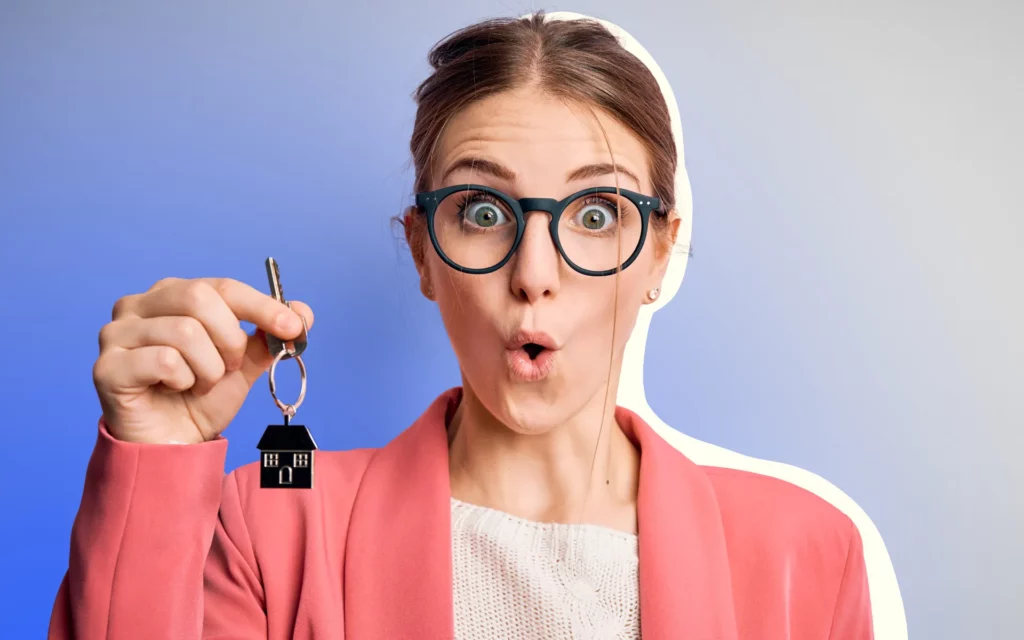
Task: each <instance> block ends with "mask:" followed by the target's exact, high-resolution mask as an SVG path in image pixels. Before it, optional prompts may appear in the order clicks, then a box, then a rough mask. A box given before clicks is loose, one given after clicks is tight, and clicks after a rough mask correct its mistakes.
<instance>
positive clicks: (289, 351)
mask: <svg viewBox="0 0 1024 640" xmlns="http://www.w3.org/2000/svg"><path fill="white" fill-rule="evenodd" d="M266 264H267V280H269V281H270V295H271V296H273V297H274V299H275V300H277V301H278V302H280V303H281V304H286V305H288V307H289V308H291V306H292V305H291V304H290V303H289V302H288V301H287V300H285V297H284V289H283V288H282V287H281V269H280V267H278V266H277V260H274V259H273V258H267V263H266ZM308 341H309V330H308V329H307V328H306V320H305V318H303V320H302V334H301V335H300V336H299V337H298V338H295V339H294V340H290V341H284V340H281V339H280V338H278V337H276V336H272V335H270V334H269V333H268V334H267V349H268V350H269V351H270V355H272V356H274V357H277V354H279V353H281V352H282V351H284V352H285V355H284V356H283V357H282V358H281V359H282V360H287V359H288V358H294V357H295V356H299V355H302V352H303V351H305V350H306V344H307V342H308Z"/></svg>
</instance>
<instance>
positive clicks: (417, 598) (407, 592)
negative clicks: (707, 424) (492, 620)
mask: <svg viewBox="0 0 1024 640" xmlns="http://www.w3.org/2000/svg"><path fill="white" fill-rule="evenodd" d="M461 397H462V390H461V389H460V388H454V389H450V390H448V391H446V392H445V393H443V394H441V395H440V396H439V397H438V398H437V399H436V400H435V401H434V402H433V403H432V404H431V405H430V407H428V408H427V410H426V411H425V412H424V413H423V415H421V416H420V417H419V419H417V421H416V422H414V423H413V425H412V426H411V427H409V428H408V429H406V430H405V431H404V432H402V433H401V434H400V435H399V436H398V437H396V438H395V439H394V440H392V441H391V442H389V443H388V444H387V445H386V446H384V447H383V448H382V449H380V450H379V451H378V452H377V453H376V454H375V455H374V457H373V459H372V460H371V461H370V463H369V465H368V466H367V469H366V472H365V474H364V475H363V480H362V482H361V484H360V487H359V491H358V493H357V495H356V498H355V502H354V504H353V507H352V516H351V519H350V524H349V532H348V540H347V543H346V549H345V570H344V574H345V575H344V592H345V598H344V601H345V637H346V638H351V639H352V640H373V639H377V638H381V639H390V638H430V640H450V639H451V638H452V637H453V636H454V621H453V610H452V608H453V602H452V564H451V507H450V502H449V501H450V498H451V487H450V485H449V481H448V438H447V433H446V429H445V425H446V423H447V417H448V416H449V415H450V414H451V412H453V411H454V410H455V408H456V407H457V406H458V403H459V400H460V399H461ZM615 415H616V419H617V421H618V423H619V425H620V426H621V427H622V429H623V431H624V432H625V433H626V435H627V436H629V437H630V439H631V440H632V441H633V442H634V444H636V446H637V447H638V448H639V449H640V452H641V453H640V483H639V495H638V497H637V511H638V522H639V538H640V544H639V547H640V567H639V568H640V624H641V630H642V636H643V639H644V640H662V639H664V640H669V639H671V640H675V639H676V638H700V639H702V640H704V639H707V640H736V638H737V635H736V623H735V618H734V611H733V601H732V587H731V581H730V566H729V559H728V553H727V549H726V546H725V534H724V531H723V529H722V522H721V515H720V512H719V508H718V502H717V500H716V499H715V493H714V490H713V488H712V486H711V483H710V481H709V480H708V479H707V476H706V475H705V474H704V473H703V471H701V469H700V467H699V466H697V465H696V464H694V463H693V462H691V461H690V460H689V459H688V458H686V457H685V456H684V455H683V454H682V453H680V452H679V451H677V450H676V449H675V448H673V447H672V446H671V445H669V444H668V443H667V442H665V441H664V440H663V439H662V438H661V437H660V436H658V435H657V434H656V433H655V432H654V430H653V429H651V428H650V427H649V426H648V425H647V424H646V423H645V422H644V421H643V420H642V419H641V418H640V417H639V416H637V415H636V414H635V413H633V412H632V411H629V410H628V409H624V408H622V407H619V408H617V409H616V413H615Z"/></svg>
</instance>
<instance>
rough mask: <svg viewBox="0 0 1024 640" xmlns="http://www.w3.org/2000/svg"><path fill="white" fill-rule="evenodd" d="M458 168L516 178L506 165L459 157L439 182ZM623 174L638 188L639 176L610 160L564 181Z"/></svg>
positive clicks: (574, 172) (582, 169)
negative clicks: (616, 173)
mask: <svg viewBox="0 0 1024 640" xmlns="http://www.w3.org/2000/svg"><path fill="white" fill-rule="evenodd" d="M460 169H469V170H471V171H479V172H480V173H485V174H487V175H490V176H492V177H494V178H498V179H500V180H505V181H507V182H515V181H516V180H517V179H518V176H517V175H516V172H515V171H512V170H511V169H509V168H508V167H506V166H505V165H503V164H500V163H498V162H494V161H492V160H484V159H483V158H472V157H467V158H461V159H459V160H458V161H456V162H455V163H454V164H452V165H451V166H450V167H448V169H447V170H445V172H444V175H442V176H441V182H442V183H443V182H444V181H445V180H447V179H448V176H450V175H451V174H453V173H455V172H456V171H458V170H460ZM616 169H617V170H618V172H619V173H621V174H623V175H624V176H626V177H627V178H629V179H631V180H632V181H633V182H635V183H636V187H637V189H640V178H638V177H637V176H636V174H635V173H633V172H632V171H630V170H629V169H627V168H625V167H623V166H622V165H616V166H612V164H611V163H610V162H599V163H596V164H585V165H583V166H582V167H577V168H576V169H573V170H572V171H570V172H569V173H568V174H567V175H566V176H565V181H566V182H575V181H577V180H586V179H588V178H596V177H598V176H605V175H612V174H614V173H615V170H616Z"/></svg>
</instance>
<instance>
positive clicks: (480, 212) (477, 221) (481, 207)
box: [462, 196, 508, 229]
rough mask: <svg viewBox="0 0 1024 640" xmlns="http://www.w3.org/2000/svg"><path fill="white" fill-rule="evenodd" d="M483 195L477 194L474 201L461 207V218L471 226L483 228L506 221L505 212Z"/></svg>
mask: <svg viewBox="0 0 1024 640" xmlns="http://www.w3.org/2000/svg"><path fill="white" fill-rule="evenodd" d="M485 197H486V196H477V197H476V198H474V200H475V201H474V202H470V203H469V204H468V205H467V206H465V207H463V213H462V217H463V219H464V220H465V221H466V222H468V223H469V224H471V225H473V226H476V227H482V228H484V229H486V228H489V227H496V226H498V225H501V224H505V223H506V222H508V217H507V216H506V215H505V212H504V211H502V210H501V208H500V207H498V205H497V204H495V203H494V202H492V201H491V200H489V199H484V198H485Z"/></svg>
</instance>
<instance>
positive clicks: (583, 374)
mask: <svg viewBox="0 0 1024 640" xmlns="http://www.w3.org/2000/svg"><path fill="white" fill-rule="evenodd" d="M595 112H596V113H597V117H598V118H599V119H600V122H601V125H602V126H603V128H604V131H605V133H606V134H607V137H608V140H609V142H610V143H611V147H612V149H613V150H614V152H615V161H616V164H617V165H618V167H619V172H618V183H619V187H620V188H622V189H628V190H631V191H638V192H640V193H642V194H645V195H653V193H652V187H651V183H650V178H649V172H648V155H647V152H646V150H645V149H644V147H643V145H642V144H641V143H640V141H639V140H638V139H637V138H636V137H635V136H634V135H633V134H632V132H630V131H629V130H628V129H627V128H626V127H624V126H623V125H621V124H619V123H618V122H617V121H615V120H613V119H612V118H611V117H609V116H607V115H605V114H604V113H602V112H600V111H597V110H596V109H595ZM610 164H611V163H610V156H609V152H608V147H607V146H606V142H605V138H604V137H603V136H602V133H601V128H600V127H599V126H598V124H597V122H595V119H594V117H593V116H592V115H591V114H590V112H589V111H588V110H587V109H586V108H583V107H580V106H578V105H569V104H566V103H565V102H562V101H559V100H558V99H555V98H550V97H547V96H546V95H544V94H541V93H538V92H536V91H533V90H529V89H521V90H514V91H509V92H506V93H502V94H498V95H495V96H492V97H490V98H488V99H486V100H483V101H481V102H478V103H476V104H474V105H472V106H470V107H468V108H467V109H465V110H464V111H462V112H461V113H460V114H459V115H457V116H456V117H455V118H454V119H453V120H452V121H451V122H450V123H449V126H448V128H447V130H446V133H445V134H444V136H443V138H442V140H441V141H440V144H439V148H438V152H437V156H436V164H435V168H436V169H435V173H434V175H435V176H436V177H437V178H436V181H435V183H434V184H433V185H432V188H434V189H438V188H441V187H445V186H449V185H457V184H466V183H473V184H483V185H486V186H489V187H493V188H495V189H498V190H500V191H502V192H503V193H505V194H508V195H509V196H512V197H513V198H517V199H518V198H524V197H534V198H554V199H556V200H561V199H562V198H565V197H566V196H569V195H571V194H573V193H575V192H577V191H580V190H582V189H586V188H588V187H604V186H615V176H614V175H613V174H612V172H611V167H610ZM595 166H597V167H598V168H596V169H592V170H590V171H583V172H581V171H580V169H581V168H585V167H595ZM574 173H576V174H577V177H573V176H572V174H574ZM466 207H467V209H466V211H468V212H470V214H472V211H473V209H472V207H473V205H472V203H470V204H468V205H466ZM525 213H526V220H527V223H526V229H525V231H524V234H523V238H522V241H521V243H520V245H519V248H518V250H517V251H516V253H515V254H514V255H513V256H512V258H511V260H510V261H509V262H508V263H506V264H505V266H503V267H502V268H501V269H499V270H497V271H495V272H492V273H488V274H485V275H472V274H465V273H461V272H459V271H456V270H454V269H452V268H450V267H449V266H447V265H446V264H445V263H444V262H443V261H442V260H441V259H440V257H439V256H438V255H437V253H436V252H435V251H434V249H433V247H432V246H431V245H430V240H429V238H428V237H427V236H426V234H425V233H424V234H422V235H421V237H420V238H418V239H417V241H420V242H423V243H425V244H424V246H423V247H422V248H423V251H422V252H421V253H420V252H414V254H416V253H419V254H420V255H422V256H423V259H422V264H419V265H418V268H419V270H420V274H421V277H422V278H423V283H422V285H423V286H422V288H423V290H424V291H425V292H427V294H428V296H429V297H431V298H432V299H434V300H435V301H436V302H437V304H438V306H439V308H440V311H441V317H442V319H443V321H444V324H445V327H446V328H447V331H448V336H449V338H450V339H451V343H452V346H453V348H454V350H455V354H456V356H457V357H458V360H459V363H460V366H461V369H462V374H463V382H464V385H465V386H466V387H467V388H468V390H469V391H470V392H472V393H473V395H474V396H475V397H476V398H477V399H478V400H479V402H480V403H481V404H482V405H483V406H484V407H485V408H486V409H487V410H488V411H490V413H491V414H492V415H493V416H494V417H495V418H497V419H498V420H499V421H501V422H502V423H504V424H505V425H507V426H508V427H509V428H511V429H514V430H515V431H518V432H521V433H543V432H546V431H548V430H549V429H551V428H553V427H556V426H558V425H559V424H564V423H566V422H567V421H569V420H571V419H572V417H573V416H575V415H576V414H577V413H579V412H580V411H581V410H583V409H584V407H587V406H588V405H596V406H597V407H600V406H601V403H602V402H603V399H604V388H605V384H606V382H607V381H608V375H609V363H610V357H611V354H612V353H614V356H615V361H614V363H613V365H612V366H613V368H612V376H613V377H614V379H617V376H618V371H619V368H620V366H619V365H620V359H621V355H622V353H623V350H624V348H625V344H626V341H627V339H628V337H629V334H630V332H631V331H632V328H633V325H634V323H635V321H636V316H637V312H638V310H639V308H640V305H641V304H644V303H645V302H647V301H648V300H647V292H648V291H649V290H650V289H652V288H654V287H659V286H660V284H661V279H662V277H663V276H664V273H665V268H666V267H667V262H668V252H667V251H664V250H662V249H658V248H657V245H658V244H659V243H658V242H656V239H657V238H656V235H655V233H654V232H653V229H652V230H651V231H650V232H649V234H648V237H647V240H646V242H645V243H644V247H643V250H642V253H641V254H640V256H639V257H638V258H637V259H636V261H635V262H633V263H632V264H631V265H630V266H629V267H628V268H627V269H625V270H624V271H622V272H620V273H619V274H618V295H617V296H616V276H614V275H612V276H605V277H591V276H585V275H582V274H580V273H578V272H576V271H574V270H573V269H572V268H571V267H570V266H569V265H568V264H566V263H565V261H564V260H563V259H562V258H561V256H560V255H559V253H558V250H557V248H556V247H555V245H554V243H553V242H552V239H551V235H550V232H549V231H548V224H549V223H550V216H549V215H548V214H547V213H544V212H525ZM570 213H571V212H570V211H566V212H565V213H564V214H563V215H564V216H568V215H570ZM477 221H478V220H477V219H476V218H474V219H473V221H472V222H473V223H475V222H477ZM485 222H486V221H485ZM512 224H514V220H513V221H512ZM675 227H676V224H675V223H673V225H672V226H671V227H670V229H673V230H674V229H675ZM673 232H674V231H673ZM660 244H664V243H660ZM616 315H617V322H616V323H615V325H616V326H615V335H614V338H613V336H612V327H613V317H615V316H616ZM524 341H526V342H534V343H539V344H540V345H543V346H545V347H546V348H545V349H544V350H543V351H541V352H540V354H539V355H538V354H537V353H536V351H537V347H534V346H532V345H526V346H525V347H524V346H523V344H522V343H523V342H524ZM533 356H536V357H533ZM613 392H614V388H613Z"/></svg>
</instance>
